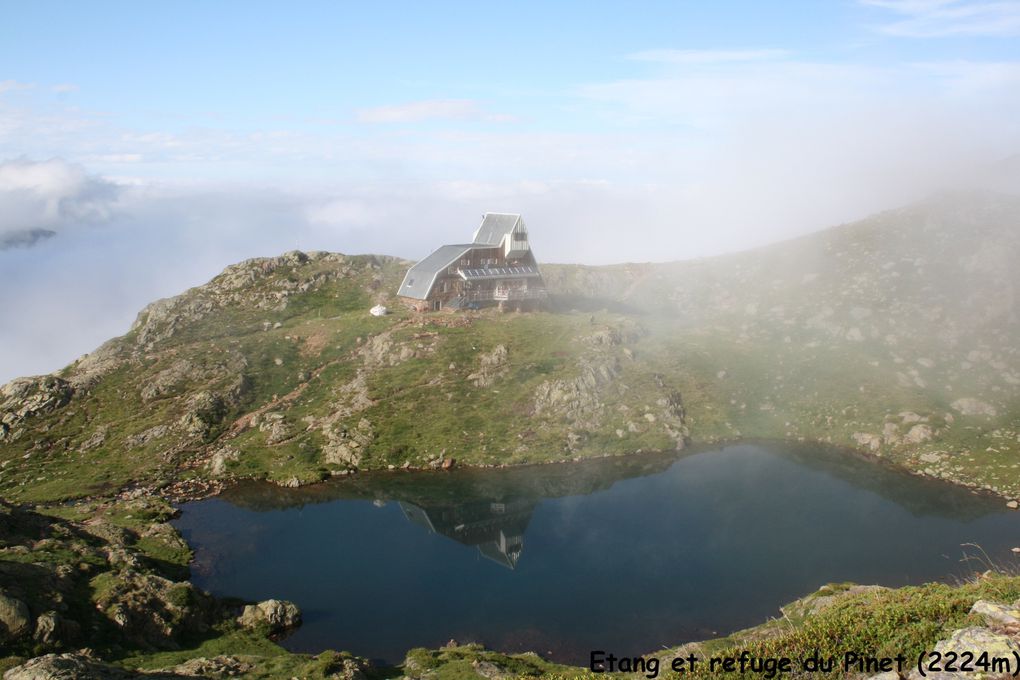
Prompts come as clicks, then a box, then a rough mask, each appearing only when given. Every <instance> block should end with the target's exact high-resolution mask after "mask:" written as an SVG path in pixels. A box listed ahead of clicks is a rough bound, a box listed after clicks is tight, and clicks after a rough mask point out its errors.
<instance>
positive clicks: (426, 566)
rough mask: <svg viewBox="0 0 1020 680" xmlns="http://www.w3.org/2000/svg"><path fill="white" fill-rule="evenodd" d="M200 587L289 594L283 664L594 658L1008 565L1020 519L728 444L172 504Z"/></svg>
mask: <svg viewBox="0 0 1020 680" xmlns="http://www.w3.org/2000/svg"><path fill="white" fill-rule="evenodd" d="M175 524H176V526H177V527H178V528H179V529H180V530H181V532H182V533H183V535H184V537H185V538H186V539H187V540H188V542H189V544H190V545H191V546H192V547H193V549H194V551H195V559H194V562H193V564H192V580H193V581H194V583H195V584H196V585H197V586H199V587H201V588H204V589H206V590H209V591H211V592H212V593H214V594H216V595H224V596H233V597H238V598H244V599H246V600H251V601H256V600H263V599H269V598H279V599H286V600H290V601H292V602H294V603H296V604H297V605H298V606H299V607H300V608H301V610H302V613H303V619H304V623H303V625H302V626H301V627H300V628H299V629H297V630H296V631H295V632H294V633H293V634H292V635H290V636H289V637H288V638H286V639H285V640H284V641H283V643H282V644H283V645H284V646H285V647H287V648H288V649H291V650H295V651H306V652H319V651H321V650H324V649H337V650H347V651H350V652H353V653H355V654H358V655H360V656H365V657H369V658H372V659H376V660H380V661H383V662H387V663H399V662H400V661H402V660H403V657H404V654H405V652H406V651H407V650H408V649H410V648H412V647H431V648H435V647H439V646H442V645H443V644H445V643H446V642H447V641H448V640H450V639H455V640H457V641H458V642H460V643H466V642H479V643H482V644H484V645H485V646H486V647H489V648H492V649H497V650H501V651H507V652H519V651H527V650H531V651H536V652H539V653H540V654H542V655H543V656H546V657H547V658H549V659H551V660H553V661H558V662H561V663H575V664H586V663H587V660H588V658H589V653H590V651H591V650H594V649H602V650H611V651H613V652H614V653H616V654H618V655H638V654H644V653H648V652H651V651H654V650H656V649H659V648H661V647H662V646H674V645H677V644H680V643H683V642H687V641H691V640H702V639H708V638H712V637H718V636H720V635H725V634H728V633H730V632H732V631H735V630H739V629H741V628H746V627H749V626H753V625H756V624H758V623H762V622H764V621H765V620H767V619H768V618H769V617H775V616H780V613H779V611H778V609H779V607H780V606H781V605H783V604H785V603H787V602H790V601H792V600H795V599H797V598H798V597H802V596H804V595H806V594H808V593H810V592H812V591H813V590H815V589H817V588H818V587H820V586H822V585H824V584H826V583H832V582H845V581H852V582H855V583H862V584H880V585H885V586H901V585H908V584H920V583H925V582H928V581H953V580H962V579H965V578H967V577H969V576H970V575H972V574H973V573H974V572H976V571H983V570H984V569H986V568H988V566H990V565H991V564H994V565H996V566H999V567H1003V568H1007V569H1009V568H1012V569H1015V568H1016V567H1017V566H1018V559H1017V557H1016V556H1015V555H1014V554H1013V553H1012V552H1011V550H1010V549H1011V548H1012V547H1014V546H1018V545H1020V512H1015V511H1010V510H1008V509H1007V508H1006V507H1005V504H1004V502H1003V501H1002V500H1001V499H999V498H992V497H983V496H979V495H975V494H973V493H971V492H969V491H967V490H965V489H962V488H959V487H956V486H953V485H950V484H945V483H940V482H936V481H932V480H927V479H921V478H918V477H913V476H910V475H907V474H905V473H902V472H900V471H897V470H894V469H890V468H889V467H887V466H884V465H880V464H876V463H875V462H872V461H869V460H864V459H862V458H859V457H857V456H855V455H853V454H848V453H847V452H846V451H832V450H828V449H825V448H820V447H818V446H808V445H792V444H771V443H770V444H741V445H734V446H728V447H725V448H721V449H716V450H711V451H702V452H699V453H683V452H681V453H677V454H672V455H666V454H661V455H650V454H638V455H634V456H628V457H615V458H604V459H599V460H593V461H587V462H579V463H560V464H550V465H536V466H528V467H519V468H506V469H486V470H477V469H455V470H452V471H449V472H439V471H437V472H420V471H419V472H396V471H394V472H375V473H361V474H358V475H354V476H351V477H347V478H342V479H335V480H332V481H329V482H325V483H322V484H318V485H313V486H309V487H303V488H299V489H288V488H282V487H279V486H275V485H272V484H268V483H255V482H252V483H245V484H241V485H238V486H235V487H232V488H230V489H229V490H228V491H226V492H225V493H223V494H222V495H220V496H218V497H215V498H210V499H206V500H202V501H196V502H192V503H187V504H184V505H183V506H182V507H181V515H180V517H179V518H178V519H177V520H176V521H175Z"/></svg>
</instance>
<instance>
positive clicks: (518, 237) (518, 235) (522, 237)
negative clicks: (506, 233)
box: [514, 231, 528, 241]
mask: <svg viewBox="0 0 1020 680" xmlns="http://www.w3.org/2000/svg"><path fill="white" fill-rule="evenodd" d="M514 240H515V241H527V240H528V232H526V231H515V232H514Z"/></svg>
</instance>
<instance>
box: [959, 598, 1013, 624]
mask: <svg viewBox="0 0 1020 680" xmlns="http://www.w3.org/2000/svg"><path fill="white" fill-rule="evenodd" d="M970 613H971V614H977V615H979V616H981V617H983V618H984V620H985V623H986V624H988V625H989V626H993V625H996V626H1020V607H1016V606H1014V607H1009V606H1007V605H1002V604H997V603H995V602H989V601H988V600H978V601H977V602H975V603H974V606H973V607H971V608H970Z"/></svg>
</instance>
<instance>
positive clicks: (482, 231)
mask: <svg viewBox="0 0 1020 680" xmlns="http://www.w3.org/2000/svg"><path fill="white" fill-rule="evenodd" d="M520 219H521V216H520V215H515V214H512V213H485V215H484V216H483V217H482V223H481V224H480V225H479V226H478V229H477V230H476V231H475V238H474V242H475V243H482V244H485V245H488V246H498V245H499V244H500V243H502V242H503V237H504V236H506V235H507V234H509V233H510V232H511V231H513V230H514V227H515V226H517V223H518V222H519V221H520Z"/></svg>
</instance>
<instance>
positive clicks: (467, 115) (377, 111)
mask: <svg viewBox="0 0 1020 680" xmlns="http://www.w3.org/2000/svg"><path fill="white" fill-rule="evenodd" d="M356 118H357V120H358V121H359V122H362V123H419V122H422V121H426V120H455V121H456V120H459V121H467V120H474V121H484V122H491V123H500V122H510V121H512V120H513V116H508V115H505V114H494V113H489V112H487V111H485V110H484V109H483V108H482V106H481V105H480V104H479V103H478V102H477V101H474V100H471V99H430V100H425V101H417V102H408V103H406V104H395V105H391V106H378V107H375V108H369V109H361V110H359V111H358V112H357V113H356Z"/></svg>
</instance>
